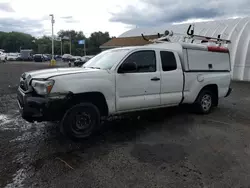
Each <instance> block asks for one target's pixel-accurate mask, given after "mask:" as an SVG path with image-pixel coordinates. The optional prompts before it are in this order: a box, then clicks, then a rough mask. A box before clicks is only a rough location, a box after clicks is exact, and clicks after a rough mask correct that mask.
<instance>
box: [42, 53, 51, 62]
mask: <svg viewBox="0 0 250 188" xmlns="http://www.w3.org/2000/svg"><path fill="white" fill-rule="evenodd" d="M44 55H45V56H46V61H50V60H51V59H52V55H51V54H44Z"/></svg>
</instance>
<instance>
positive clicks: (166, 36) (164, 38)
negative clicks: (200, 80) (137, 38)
mask: <svg viewBox="0 0 250 188" xmlns="http://www.w3.org/2000/svg"><path fill="white" fill-rule="evenodd" d="M141 35H142V38H143V39H144V40H146V41H148V42H152V43H164V42H171V40H170V38H169V37H172V36H174V35H180V36H182V37H183V39H184V41H183V42H186V39H191V40H192V41H191V43H193V42H194V40H200V41H201V43H205V42H212V43H216V44H219V45H222V44H230V43H231V41H230V40H227V39H221V38H220V37H221V35H218V37H217V38H216V37H207V36H203V35H194V25H193V28H192V25H189V27H188V30H187V35H185V34H181V33H174V32H173V31H168V30H166V31H165V32H164V34H163V35H162V36H161V35H160V33H158V38H157V39H147V38H146V37H145V36H144V35H143V34H141Z"/></svg>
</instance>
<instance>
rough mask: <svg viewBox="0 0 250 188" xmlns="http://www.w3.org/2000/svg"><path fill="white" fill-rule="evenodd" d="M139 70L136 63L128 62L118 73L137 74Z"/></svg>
mask: <svg viewBox="0 0 250 188" xmlns="http://www.w3.org/2000/svg"><path fill="white" fill-rule="evenodd" d="M136 70H137V64H136V63H135V62H126V63H124V64H122V66H121V67H120V68H119V71H118V73H127V72H135V71H136Z"/></svg>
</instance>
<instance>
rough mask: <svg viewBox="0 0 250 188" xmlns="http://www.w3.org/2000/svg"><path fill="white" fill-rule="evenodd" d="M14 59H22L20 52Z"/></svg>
mask: <svg viewBox="0 0 250 188" xmlns="http://www.w3.org/2000/svg"><path fill="white" fill-rule="evenodd" d="M16 61H22V58H21V54H20V53H18V54H17V59H16Z"/></svg>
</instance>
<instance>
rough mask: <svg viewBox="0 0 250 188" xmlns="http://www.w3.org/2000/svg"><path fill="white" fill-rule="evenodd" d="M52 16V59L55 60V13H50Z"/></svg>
mask: <svg viewBox="0 0 250 188" xmlns="http://www.w3.org/2000/svg"><path fill="white" fill-rule="evenodd" d="M50 16H51V25H52V37H51V41H52V46H51V47H52V54H51V55H52V60H54V23H55V20H54V15H53V14H50Z"/></svg>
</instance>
